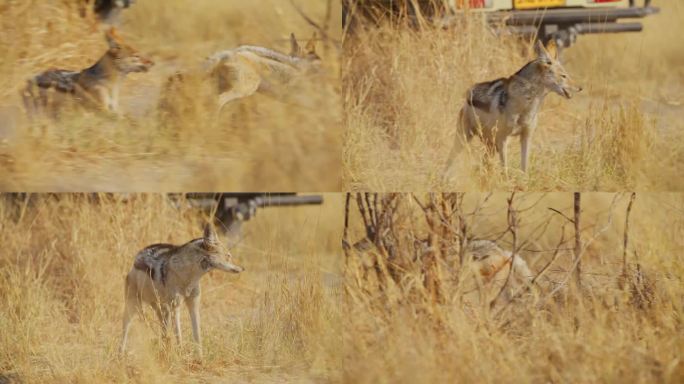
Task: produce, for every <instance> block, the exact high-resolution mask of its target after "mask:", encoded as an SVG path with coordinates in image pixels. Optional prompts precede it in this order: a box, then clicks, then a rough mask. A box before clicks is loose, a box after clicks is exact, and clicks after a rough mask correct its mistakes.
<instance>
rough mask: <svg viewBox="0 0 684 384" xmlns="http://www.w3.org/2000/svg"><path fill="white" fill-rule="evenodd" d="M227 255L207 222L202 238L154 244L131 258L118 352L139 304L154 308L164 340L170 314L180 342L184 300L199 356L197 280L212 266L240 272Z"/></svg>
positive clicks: (124, 342)
mask: <svg viewBox="0 0 684 384" xmlns="http://www.w3.org/2000/svg"><path fill="white" fill-rule="evenodd" d="M224 255H226V256H225V257H224ZM231 258H232V255H231V254H230V253H229V252H228V251H226V250H224V248H223V246H222V245H221V242H220V241H219V239H218V238H217V236H216V233H215V232H214V231H213V230H212V229H211V227H210V226H209V225H207V226H206V227H205V229H204V236H203V237H202V238H199V239H194V240H191V241H189V242H188V243H185V244H183V245H180V246H176V245H171V244H154V245H150V246H148V247H147V248H145V249H143V250H142V251H140V252H139V253H138V254H137V255H136V257H135V262H134V264H133V269H131V271H130V272H129V273H128V275H127V276H126V306H125V309H124V315H123V336H122V339H121V346H120V352H121V353H123V352H124V351H125V350H126V341H127V339H128V330H129V328H130V325H131V320H132V319H133V316H134V315H135V314H136V313H140V312H141V311H142V304H143V303H146V304H149V305H150V306H152V308H154V310H155V311H156V313H157V317H158V318H159V321H160V322H161V325H162V335H163V336H164V338H165V339H166V336H167V330H168V327H169V325H170V323H171V316H172V315H173V316H174V319H175V320H174V332H175V334H176V340H177V341H178V344H179V345H180V343H181V328H180V304H181V301H185V304H186V306H187V308H188V311H189V312H190V320H191V321H192V336H193V339H194V341H195V343H197V346H198V348H199V353H200V356H201V353H202V341H201V336H200V317H199V304H200V285H199V280H200V278H201V277H202V276H204V275H205V274H206V273H207V272H209V271H211V270H213V269H218V270H221V271H225V272H233V273H240V272H242V271H244V268H242V267H240V266H237V265H235V264H233V263H231V262H230V260H231Z"/></svg>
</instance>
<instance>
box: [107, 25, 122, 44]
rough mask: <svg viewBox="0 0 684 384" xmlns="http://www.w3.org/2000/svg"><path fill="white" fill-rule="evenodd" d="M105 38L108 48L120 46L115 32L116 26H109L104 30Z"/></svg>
mask: <svg viewBox="0 0 684 384" xmlns="http://www.w3.org/2000/svg"><path fill="white" fill-rule="evenodd" d="M105 39H107V44H109V47H110V48H118V47H119V46H120V44H119V40H120V38H119V36H118V35H117V34H116V28H114V27H111V28H109V29H108V30H107V32H105Z"/></svg>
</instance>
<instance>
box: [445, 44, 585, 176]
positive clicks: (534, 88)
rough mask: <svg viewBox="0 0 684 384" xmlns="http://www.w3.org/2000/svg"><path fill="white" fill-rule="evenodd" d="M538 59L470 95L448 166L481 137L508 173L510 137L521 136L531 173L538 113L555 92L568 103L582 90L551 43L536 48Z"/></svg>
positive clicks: (475, 88) (524, 165)
mask: <svg viewBox="0 0 684 384" xmlns="http://www.w3.org/2000/svg"><path fill="white" fill-rule="evenodd" d="M535 51H536V54H537V57H536V58H535V59H534V60H532V61H530V62H529V63H527V64H525V66H523V67H522V68H521V69H520V70H519V71H518V72H516V73H515V74H514V75H512V76H510V77H508V78H500V79H497V80H494V81H489V82H485V83H479V84H475V85H474V86H473V87H472V88H470V89H469V90H468V92H467V93H466V102H465V104H464V105H463V108H462V109H461V112H460V115H459V124H460V132H459V134H458V135H457V143H456V145H455V146H454V150H452V152H451V155H450V156H449V160H448V163H447V170H448V168H449V167H450V166H451V162H452V161H453V157H454V155H455V151H456V150H457V148H458V147H459V146H460V144H461V143H460V141H461V140H462V139H463V138H465V140H466V141H467V142H469V141H470V140H471V139H472V138H473V137H474V136H479V137H480V138H481V139H482V141H483V142H484V144H485V145H486V146H487V149H488V152H489V153H490V154H494V153H496V152H498V153H499V156H500V158H501V164H502V165H503V167H504V170H505V169H506V165H507V159H506V144H507V142H508V138H509V137H510V136H518V135H519V136H520V146H521V149H520V154H521V160H520V164H521V168H522V170H523V172H525V171H526V170H527V163H528V159H529V145H530V138H531V136H532V133H533V132H534V130H535V128H536V126H537V113H538V112H539V109H540V108H541V105H542V103H543V101H544V97H545V96H546V94H547V93H549V92H555V93H557V94H559V95H561V96H564V97H566V98H568V99H570V98H571V97H572V94H573V93H575V92H579V91H581V90H582V88H581V87H578V86H575V85H573V84H572V81H571V80H570V77H569V76H568V74H567V72H566V71H565V69H564V68H563V66H562V65H561V63H560V62H559V61H558V50H557V47H556V45H555V43H553V42H551V43H550V44H549V46H548V49H547V48H544V45H542V43H541V42H539V41H537V43H536V45H535Z"/></svg>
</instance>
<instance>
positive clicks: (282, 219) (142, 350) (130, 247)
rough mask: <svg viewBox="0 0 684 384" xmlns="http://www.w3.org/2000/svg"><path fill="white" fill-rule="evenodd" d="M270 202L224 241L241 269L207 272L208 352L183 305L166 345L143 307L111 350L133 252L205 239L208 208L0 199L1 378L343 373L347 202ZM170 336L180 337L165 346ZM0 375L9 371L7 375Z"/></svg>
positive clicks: (224, 378)
mask: <svg viewBox="0 0 684 384" xmlns="http://www.w3.org/2000/svg"><path fill="white" fill-rule="evenodd" d="M324 198H325V202H324V204H323V205H321V206H309V207H297V208H285V207H283V208H265V209H263V210H261V211H259V213H258V214H257V217H256V218H255V219H254V220H252V221H249V222H247V223H245V224H244V225H243V236H242V240H241V241H240V242H239V243H238V244H237V245H235V246H234V247H232V249H231V253H232V255H233V262H234V263H235V264H238V265H241V266H243V267H245V271H244V272H242V273H241V274H238V275H233V274H227V273H219V272H216V271H212V272H210V273H209V274H208V275H207V276H205V277H203V278H202V281H201V284H202V309H201V317H202V337H203V345H204V348H203V349H204V358H203V360H202V361H201V362H199V361H197V359H196V355H195V354H194V349H193V347H192V343H191V342H190V340H191V332H190V320H189V316H188V315H187V311H185V310H184V308H183V311H182V317H181V322H182V334H183V336H184V339H183V340H184V343H183V346H182V348H180V349H179V348H176V347H173V348H172V349H171V350H170V351H169V352H167V353H164V352H163V349H162V348H161V345H160V339H159V335H160V327H159V324H158V322H157V320H156V317H155V316H154V313H153V311H152V310H151V309H150V308H147V309H146V320H141V319H140V318H137V319H136V320H134V323H133V326H132V328H131V334H130V338H129V342H130V344H129V348H128V352H127V355H126V356H125V357H119V354H118V343H119V341H120V336H121V316H122V311H123V299H124V278H125V276H126V274H127V273H128V271H129V270H130V268H131V267H132V263H133V258H134V256H135V254H136V253H137V252H138V251H139V250H140V249H142V248H143V247H145V246H147V245H149V244H152V243H160V242H169V243H173V244H181V243H185V242H187V241H189V240H191V239H194V238H197V237H201V234H202V225H203V223H204V222H206V220H207V214H206V213H203V212H202V211H198V210H197V209H196V208H192V207H190V206H189V205H188V204H186V201H185V200H183V199H180V200H177V201H176V200H174V202H172V201H171V200H169V199H168V198H166V197H165V196H162V195H113V196H112V195H98V196H97V198H95V197H87V196H82V195H74V194H61V195H53V196H48V195H33V196H31V198H30V200H28V202H26V203H24V201H23V200H22V199H10V198H9V197H8V196H2V201H0V243H2V244H3V248H2V251H1V252H0V329H2V332H0V375H2V376H0V377H2V378H3V380H5V379H10V382H14V381H13V380H17V382H22V383H38V382H40V383H65V382H70V383H95V382H135V383H161V382H184V383H187V382H203V383H218V382H260V383H261V382H263V383H279V382H285V381H290V382H331V381H339V380H340V377H341V359H342V356H341V350H340V349H339V345H340V343H341V321H340V316H341V312H340V309H341V307H340V305H339V303H340V302H341V300H342V299H341V294H342V291H341V289H342V288H341V282H342V278H341V261H342V257H341V255H340V254H341V251H340V248H339V241H340V237H341V230H342V215H343V199H342V196H340V195H325V196H324ZM173 345H174V346H175V343H173ZM3 382H4V381H3Z"/></svg>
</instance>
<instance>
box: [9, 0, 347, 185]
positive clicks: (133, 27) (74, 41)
mask: <svg viewBox="0 0 684 384" xmlns="http://www.w3.org/2000/svg"><path fill="white" fill-rule="evenodd" d="M295 4H297V5H298V6H299V8H301V10H302V11H303V12H304V13H305V15H306V16H307V17H310V18H311V19H312V20H314V21H315V22H316V23H318V24H319V26H320V27H321V28H323V31H324V32H325V33H326V36H328V37H329V38H328V39H321V40H320V41H318V52H319V55H320V56H321V57H322V59H323V70H322V72H321V74H320V75H318V76H313V77H311V78H307V79H305V80H302V81H299V82H298V84H295V85H294V86H292V89H291V93H292V95H291V97H285V98H273V97H268V96H264V95H255V96H253V97H251V98H248V99H245V100H243V101H239V102H236V103H233V104H231V105H229V106H228V107H226V108H225V110H224V111H223V113H222V114H221V115H220V116H218V118H217V117H216V116H215V114H216V108H215V107H214V106H213V105H212V103H211V100H210V99H208V98H206V97H203V96H204V95H203V94H202V93H201V92H199V91H198V93H197V94H193V95H188V96H190V97H187V98H185V101H186V103H187V107H186V111H187V113H184V114H182V115H180V116H176V118H175V119H174V125H173V127H172V128H169V127H168V125H167V124H162V122H161V121H160V114H162V115H163V111H159V108H158V104H159V98H160V93H161V92H163V91H164V90H163V85H164V84H165V82H166V79H167V78H168V76H170V75H171V74H173V73H175V72H176V71H190V72H192V71H196V70H198V69H199V67H200V64H201V63H202V61H203V60H204V58H205V57H207V56H208V55H210V54H212V53H214V52H216V51H220V50H225V49H230V48H234V47H237V46H239V45H241V44H251V45H262V46H265V47H270V48H274V49H277V50H280V51H284V52H289V42H288V37H289V34H290V32H294V33H296V35H297V36H298V37H299V39H302V40H304V39H306V38H308V37H310V36H311V34H312V32H313V31H314V30H316V28H315V27H313V26H311V25H310V24H309V23H308V22H307V21H306V20H305V19H304V17H302V16H301V15H300V13H299V12H298V11H297V10H296V8H295V7H293V6H292V5H291V4H290V3H289V2H283V1H277V0H262V1H256V2H244V1H238V0H230V1H221V2H216V1H210V0H201V1H189V0H171V1H164V2H154V1H152V2H139V3H137V4H135V5H134V6H132V7H131V8H130V9H127V10H125V11H124V12H122V21H121V25H120V28H119V29H120V34H121V35H122V36H123V37H124V38H125V40H127V42H129V43H130V44H131V45H132V46H134V47H136V48H138V49H139V50H140V51H142V52H143V53H145V54H146V55H147V56H150V57H152V58H153V59H154V61H155V62H156V65H155V66H154V67H153V68H152V70H151V71H150V72H149V73H142V74H139V73H138V74H132V75H130V76H127V78H126V81H125V82H124V84H123V85H122V91H121V98H122V100H121V102H122V110H123V113H124V114H125V115H127V116H128V117H129V118H127V119H122V120H112V119H108V118H104V117H102V116H98V115H97V114H94V113H87V112H86V113H84V112H83V111H77V112H76V113H72V114H70V115H68V116H65V117H64V118H63V119H62V120H61V121H59V122H57V123H55V122H42V123H40V124H31V123H29V122H28V121H27V119H26V117H25V114H24V111H23V107H22V106H21V100H20V97H19V92H20V90H21V89H22V87H24V86H25V84H26V80H27V79H28V78H29V77H31V76H33V75H36V74H37V73H40V72H41V71H44V70H46V69H49V68H55V67H57V68H65V69H75V70H79V69H83V68H85V67H87V66H89V65H91V64H92V63H94V62H95V61H96V60H97V59H98V58H99V57H100V56H101V55H102V54H103V53H104V51H105V50H106V44H105V41H104V38H103V34H102V32H101V31H100V30H98V26H97V22H96V21H95V20H94V17H93V16H92V15H88V16H87V17H85V18H82V17H81V16H80V15H79V12H78V9H77V7H76V6H75V2H68V1H36V0H30V1H11V2H9V3H7V4H3V5H2V6H0V7H2V12H1V13H0V28H1V29H0V30H2V34H0V56H2V57H3V60H1V61H0V71H1V72H2V76H0V162H1V163H0V165H1V166H0V177H1V178H2V179H3V181H2V183H0V188H2V189H4V190H27V189H30V190H34V191H40V190H50V191H54V190H88V191H101V190H108V191H112V190H125V191H129V190H131V189H136V190H152V189H154V190H205V191H206V190H226V189H236V188H239V189H241V190H245V191H250V190H339V189H340V188H341V153H340V151H339V150H331V148H333V149H334V148H338V149H339V148H340V147H341V136H342V123H341V121H342V115H341V113H342V111H341V106H340V97H339V92H340V83H339V69H340V67H339V55H340V51H339V43H340V30H341V26H340V20H339V17H332V15H339V14H340V5H339V4H338V2H325V1H315V0H304V1H295ZM319 36H321V32H320V31H319Z"/></svg>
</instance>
